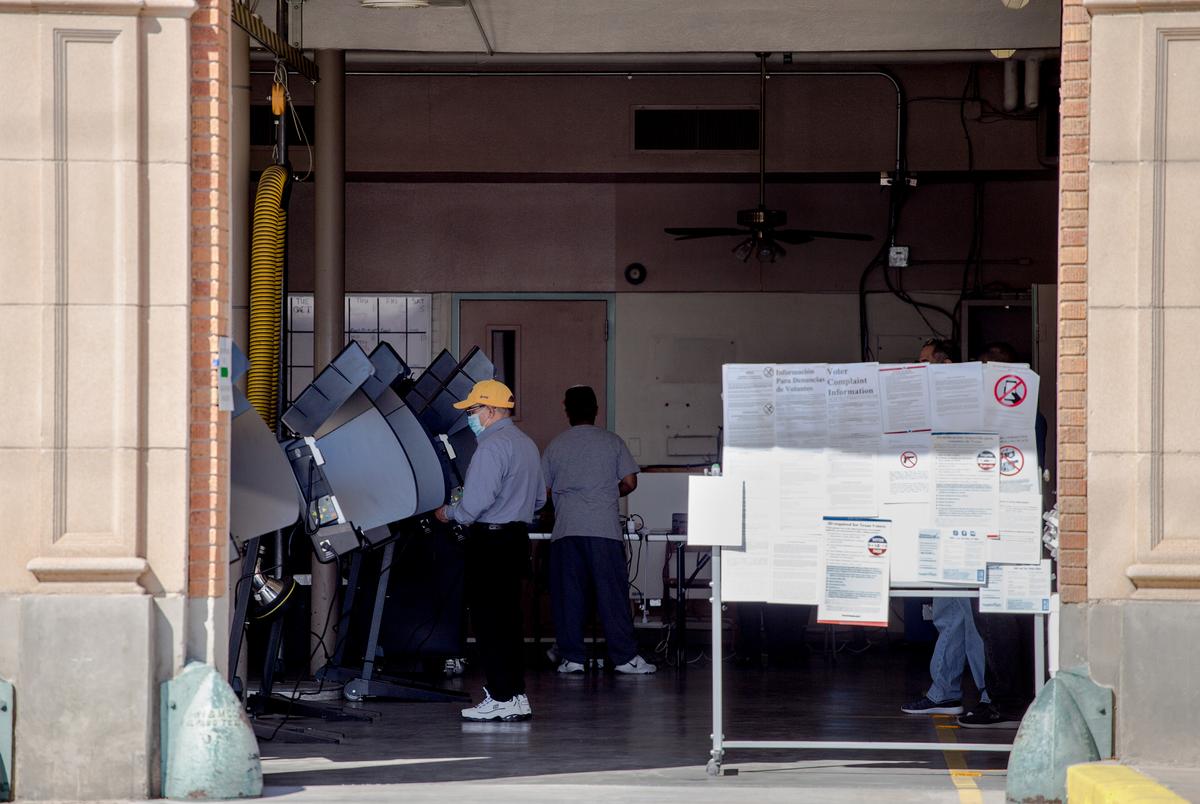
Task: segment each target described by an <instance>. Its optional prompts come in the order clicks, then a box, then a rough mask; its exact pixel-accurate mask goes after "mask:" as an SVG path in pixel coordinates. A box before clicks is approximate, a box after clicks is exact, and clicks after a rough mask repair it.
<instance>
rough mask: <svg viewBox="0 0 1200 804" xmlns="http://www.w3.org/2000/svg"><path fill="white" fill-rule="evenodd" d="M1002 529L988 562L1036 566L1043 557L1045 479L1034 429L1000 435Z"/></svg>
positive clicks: (991, 545)
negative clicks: (1040, 466) (1043, 488)
mask: <svg viewBox="0 0 1200 804" xmlns="http://www.w3.org/2000/svg"><path fill="white" fill-rule="evenodd" d="M999 455H1000V511H999V524H1000V530H999V533H998V534H997V536H996V537H995V538H993V539H990V540H989V541H988V561H989V562H991V563H1006V564H1036V563H1037V562H1038V561H1039V560H1040V559H1041V557H1042V479H1041V474H1042V473H1041V469H1040V468H1039V467H1038V459H1037V437H1036V436H1035V435H1034V432H1033V430H1032V429H1030V430H1028V431H1027V432H1025V433H1023V434H1021V435H1001V436H1000V452H999Z"/></svg>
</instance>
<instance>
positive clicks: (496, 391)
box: [454, 380, 517, 410]
mask: <svg viewBox="0 0 1200 804" xmlns="http://www.w3.org/2000/svg"><path fill="white" fill-rule="evenodd" d="M476 405H487V406H488V407H490V408H515V407H516V406H517V403H516V400H515V399H514V398H513V392H512V391H510V390H509V388H508V386H507V385H505V384H504V383H502V382H500V381H499V380H480V381H479V382H477V383H475V387H474V388H472V389H471V393H469V394H467V398H466V399H464V400H463V401H462V402H455V403H454V407H456V408H458V409H459V410H466V409H467V408H473V407H475V406H476Z"/></svg>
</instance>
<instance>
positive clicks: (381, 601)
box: [317, 534, 470, 703]
mask: <svg viewBox="0 0 1200 804" xmlns="http://www.w3.org/2000/svg"><path fill="white" fill-rule="evenodd" d="M430 535H431V534H409V536H408V538H409V539H422V538H424V537H426V536H430ZM397 541H398V540H397V539H391V540H388V541H386V542H385V543H384V544H383V546H382V548H380V550H379V551H378V552H379V555H380V559H379V561H380V567H379V572H378V575H377V577H378V581H377V582H376V585H375V589H374V594H373V595H370V609H369V612H370V616H369V618H368V619H367V622H366V623H365V625H366V634H365V642H364V644H363V646H362V657H363V658H362V663H361V664H354V665H351V664H349V663H348V660H347V656H348V655H349V654H351V653H352V652H353V653H354V654H357V651H355V650H354V647H353V646H351V645H350V642H351V639H349V638H347V639H340V640H339V641H338V647H337V650H336V652H335V653H334V656H333V657H332V658H331V659H330V662H329V664H327V665H326V666H325V667H323V668H321V670H320V671H318V673H317V677H318V678H320V679H322V680H325V681H330V682H338V683H344V685H345V686H343V687H342V696H343V697H344V698H345V699H346V700H348V701H361V700H363V699H365V698H379V699H384V700H390V701H406V702H431V703H455V702H460V701H464V700H469V699H470V695H469V694H468V693H466V692H461V691H458V690H449V689H444V688H441V687H438V686H436V685H433V684H427V683H424V682H421V681H418V680H414V679H407V678H404V679H401V678H396V677H392V676H387V675H384V674H382V673H380V672H379V669H378V664H379V658H380V644H381V641H382V640H383V637H384V636H385V635H384V629H383V624H384V614H385V611H386V610H387V607H388V598H389V597H390V596H392V595H397V596H398V595H400V594H403V592H404V591H406V590H404V589H402V588H398V589H393V588H392V585H393V571H394V569H396V567H395V566H394V562H395V561H396V559H397V552H396V546H397ZM445 547H446V546H445V545H444V544H439V542H438V541H437V539H436V538H434V539H432V540H431V542H430V544H429V548H430V549H431V550H434V551H437V552H438V554H439V555H444V550H445ZM373 552H375V551H368V550H359V551H357V552H355V553H354V554H353V556H352V557H351V559H350V573H349V579H348V584H347V587H346V592H345V597H344V599H343V605H342V612H341V618H340V623H339V633H342V634H346V635H350V634H351V633H352V630H351V629H352V628H353V626H354V625H355V620H356V619H359V618H356V617H355V614H356V612H357V611H361V610H362V604H363V603H365V602H366V601H365V600H364V597H366V596H367V594H366V593H367V590H366V589H364V588H363V587H364V581H365V580H366V576H367V575H368V574H370V573H369V572H367V571H365V569H364V563H365V562H366V561H367V560H368V557H369V556H370V555H371V553H373ZM397 586H399V587H403V586H406V585H405V584H399V585H397ZM407 586H409V587H411V584H408V585H407ZM407 591H411V592H413V593H415V594H417V595H418V596H419V595H420V592H421V590H412V589H411V588H410V589H408V590H407ZM443 591H444V594H447V595H450V594H451V593H452V592H453V591H454V590H453V589H446V590H443ZM459 597H461V595H460V596H459ZM440 613H441V612H436V613H435V614H434V615H433V617H432V618H427V619H426V620H425V622H428V623H429V625H428V632H427V634H428V636H432V635H433V633H434V630H435V629H436V628H437V626H438V623H437V622H436V620H437V619H438V617H437V614H440ZM422 624H424V623H422ZM455 632H456V633H455V634H454V635H453V637H447V638H446V639H445V640H444V641H449V642H452V643H453V647H455V648H457V647H458V639H457V636H458V635H457V629H455ZM410 641H411V639H410ZM450 652H452V653H453V652H457V651H450Z"/></svg>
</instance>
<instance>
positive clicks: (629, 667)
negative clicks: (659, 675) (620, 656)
mask: <svg viewBox="0 0 1200 804" xmlns="http://www.w3.org/2000/svg"><path fill="white" fill-rule="evenodd" d="M613 669H614V670H616V671H617V672H618V673H626V674H628V675H646V674H648V673H656V672H658V668H657V667H655V666H654V665H652V664H650V662H648V661H646V660H645V659H643V658H642V657H641V656H634V657H633V658H632V659H630V660H629V661H627V662H625V664H619V665H617V666H616V667H615V668H613Z"/></svg>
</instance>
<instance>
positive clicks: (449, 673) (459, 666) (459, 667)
mask: <svg viewBox="0 0 1200 804" xmlns="http://www.w3.org/2000/svg"><path fill="white" fill-rule="evenodd" d="M466 666H467V662H466V660H465V659H447V660H446V663H445V664H444V665H443V666H442V673H443V674H444V675H445V676H446V677H447V678H452V677H454V676H461V675H462V674H463V670H464V669H465V668H466Z"/></svg>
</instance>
